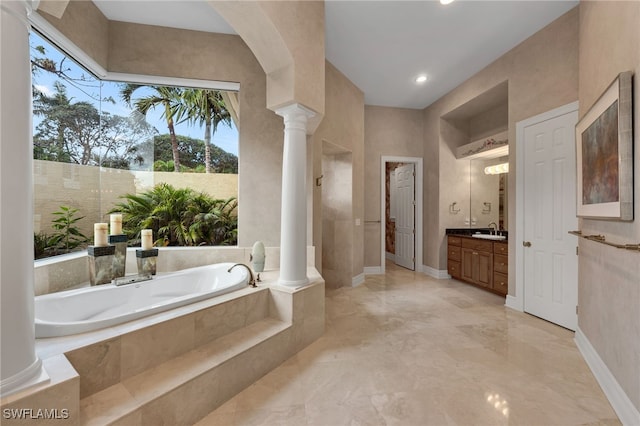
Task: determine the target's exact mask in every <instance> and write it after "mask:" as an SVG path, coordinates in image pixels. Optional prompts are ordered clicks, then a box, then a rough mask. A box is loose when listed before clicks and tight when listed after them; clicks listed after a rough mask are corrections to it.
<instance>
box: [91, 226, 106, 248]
mask: <svg viewBox="0 0 640 426" xmlns="http://www.w3.org/2000/svg"><path fill="white" fill-rule="evenodd" d="M107 231H108V224H106V223H94V224H93V245H94V246H96V247H104V246H106V245H107Z"/></svg>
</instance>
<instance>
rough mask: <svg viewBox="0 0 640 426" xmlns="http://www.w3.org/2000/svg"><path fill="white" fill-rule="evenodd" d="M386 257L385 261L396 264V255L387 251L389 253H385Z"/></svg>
mask: <svg viewBox="0 0 640 426" xmlns="http://www.w3.org/2000/svg"><path fill="white" fill-rule="evenodd" d="M384 257H385V259H387V260H390V261H392V262H395V261H396V255H395V253H389V252H388V251H387V252H385V253H384Z"/></svg>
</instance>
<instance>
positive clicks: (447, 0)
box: [440, 0, 453, 4]
mask: <svg viewBox="0 0 640 426" xmlns="http://www.w3.org/2000/svg"><path fill="white" fill-rule="evenodd" d="M449 3H453V0H440V4H449Z"/></svg>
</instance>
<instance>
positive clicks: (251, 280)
mask: <svg viewBox="0 0 640 426" xmlns="http://www.w3.org/2000/svg"><path fill="white" fill-rule="evenodd" d="M236 266H244V267H245V268H247V271H249V285H250V286H251V287H257V286H256V280H255V279H254V278H253V271H251V268H249V267H248V266H247V265H245V264H244V263H236V264H235V265H233V266H232V267H231V268H229V269H227V272H231V270H232V269H233V268H235V267H236Z"/></svg>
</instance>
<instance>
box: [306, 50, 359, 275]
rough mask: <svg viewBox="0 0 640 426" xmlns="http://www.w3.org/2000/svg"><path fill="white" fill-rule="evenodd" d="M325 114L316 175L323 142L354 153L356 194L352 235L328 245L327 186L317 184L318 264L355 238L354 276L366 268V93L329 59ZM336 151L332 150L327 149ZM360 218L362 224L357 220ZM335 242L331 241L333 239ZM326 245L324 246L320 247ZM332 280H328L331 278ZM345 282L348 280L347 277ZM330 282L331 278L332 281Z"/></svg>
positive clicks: (316, 140)
mask: <svg viewBox="0 0 640 426" xmlns="http://www.w3.org/2000/svg"><path fill="white" fill-rule="evenodd" d="M325 79H326V81H325V87H326V95H325V102H326V107H325V116H324V119H323V120H322V122H321V123H320V126H319V127H318V129H317V130H316V132H315V133H314V135H313V137H312V138H311V141H312V147H311V150H312V152H313V173H312V175H313V177H314V179H315V177H318V176H320V175H321V174H322V170H323V164H322V163H323V152H324V151H325V150H323V146H326V144H327V143H328V144H330V146H334V147H336V148H335V149H337V150H338V151H343V153H344V152H349V153H350V155H351V167H352V170H351V173H352V175H351V176H352V180H351V185H352V196H351V225H352V226H351V227H350V228H351V230H350V233H351V236H344V239H345V241H343V240H342V239H341V238H336V239H335V240H334V242H333V244H335V245H336V246H326V247H325V242H324V241H323V239H322V234H323V229H322V194H323V189H324V188H323V187H318V186H315V184H313V183H314V182H315V180H314V181H313V182H312V184H313V245H314V246H316V247H317V248H318V249H317V250H316V266H317V267H321V266H322V259H321V252H322V251H323V250H325V249H326V250H335V249H337V247H339V245H340V244H345V242H346V241H348V240H351V241H352V243H351V244H352V246H353V253H352V258H351V262H350V263H351V268H350V269H351V277H355V276H358V275H360V274H361V273H362V272H363V270H364V234H363V225H364V193H365V191H364V167H365V166H364V164H365V163H364V94H363V93H362V91H361V90H360V89H358V88H357V87H356V86H355V85H354V84H353V83H351V81H349V80H348V79H347V78H346V77H345V76H344V75H343V74H342V73H340V71H338V70H337V69H336V68H335V67H334V66H333V65H331V64H330V63H329V62H325ZM324 153H326V154H332V153H331V152H324ZM333 154H335V152H333ZM357 219H360V225H356V220H357ZM330 244H331V243H330ZM320 247H322V250H320ZM327 282H328V281H327ZM343 282H344V280H343ZM328 283H329V282H328Z"/></svg>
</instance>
